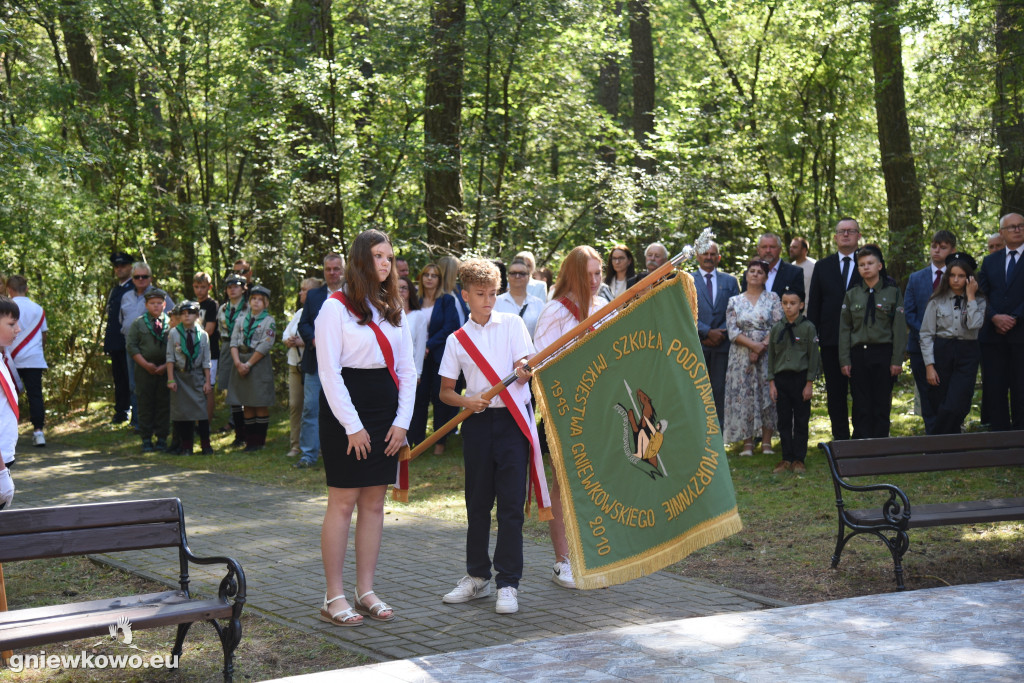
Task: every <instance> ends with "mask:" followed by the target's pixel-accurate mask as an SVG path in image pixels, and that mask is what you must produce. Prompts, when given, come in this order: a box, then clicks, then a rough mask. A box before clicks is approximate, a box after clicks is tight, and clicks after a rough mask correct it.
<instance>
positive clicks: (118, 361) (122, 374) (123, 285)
mask: <svg viewBox="0 0 1024 683" xmlns="http://www.w3.org/2000/svg"><path fill="white" fill-rule="evenodd" d="M133 261H134V259H132V257H131V256H129V255H128V254H126V253H124V252H123V251H119V252H117V253H115V254H111V256H110V265H111V266H113V267H114V277H116V278H117V284H116V285H114V287H113V289H111V290H110V295H109V296H108V297H107V330H106V332H105V333H104V335H103V352H104V353H106V354H107V355H108V356H110V373H111V375H113V379H114V419H113V420H112V422H113V424H121V423H122V422H125V421H126V420H127V419H128V411H129V410H131V407H132V390H131V387H130V386H129V383H128V357H127V354H126V353H125V342H124V335H123V334H122V333H121V318H120V315H121V299H122V298H124V293H125V292H127V291H128V290H130V289H131V288H132V262H133ZM133 362H134V361H133ZM132 419H133V420H135V419H136V415H134V414H133V415H132Z"/></svg>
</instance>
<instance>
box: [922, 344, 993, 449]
mask: <svg viewBox="0 0 1024 683" xmlns="http://www.w3.org/2000/svg"><path fill="white" fill-rule="evenodd" d="M975 369H977V368H975ZM910 372H911V374H913V375H914V385H915V386H916V387H917V395H918V397H920V399H921V419H922V420H924V432H925V434H950V433H952V432H938V431H935V429H936V413H935V404H934V403H933V402H932V401H929V400H927V396H928V392H929V390H930V389H931V385H930V384H928V370H927V368H925V366H924V356H922V355H921V352H920V351H911V352H910ZM965 414H966V413H965ZM956 433H957V434H959V433H960V430H957V431H956Z"/></svg>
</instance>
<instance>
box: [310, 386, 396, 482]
mask: <svg viewBox="0 0 1024 683" xmlns="http://www.w3.org/2000/svg"><path fill="white" fill-rule="evenodd" d="M341 379H342V381H343V382H345V388H346V389H348V393H349V396H350V397H351V398H352V405H353V407H354V408H355V409H356V413H358V414H359V420H360V421H361V422H362V423H363V428H364V429H365V430H366V431H367V433H368V434H369V435H370V455H369V457H367V458H364V459H362V460H357V459H356V455H355V453H346V452H345V451H346V450H347V449H348V435H347V434H346V433H345V428H344V427H343V426H342V425H341V423H340V422H338V419H337V418H336V417H335V416H334V413H333V412H332V411H331V407H330V405H328V403H327V397H326V396H325V395H324V392H323V391H322V390H321V392H320V449H321V450H322V451H323V455H324V471H325V472H326V474H327V485H328V486H331V487H334V488H342V489H354V488H363V487H367V486H381V485H386V484H393V483H395V479H396V477H397V475H398V454H397V453H396V454H395V455H391V456H388V455H384V449H385V448H386V447H387V443H386V442H385V441H384V439H385V438H386V437H387V434H388V430H389V429H391V425H392V424H394V422H395V415H397V414H398V387H396V386H395V381H394V380H393V379H392V378H391V373H390V372H388V369H387V368H377V369H372V370H371V369H365V368H342V369H341Z"/></svg>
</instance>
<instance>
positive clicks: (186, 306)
mask: <svg viewBox="0 0 1024 683" xmlns="http://www.w3.org/2000/svg"><path fill="white" fill-rule="evenodd" d="M199 311H200V308H199V304H198V303H196V302H195V301H183V302H182V303H180V304H178V313H179V315H180V317H181V322H179V323H178V324H177V325H175V326H174V327H173V328H171V331H170V333H169V334H168V335H167V386H168V388H170V390H171V421H173V422H174V431H175V434H176V436H177V440H178V443H179V444H180V448H179V450H178V451H177V452H178V454H180V455H192V444H193V433H194V431H193V427H194V426H195V423H196V422H198V423H199V425H198V426H199V440H200V443H201V444H202V448H203V455H209V454H211V453H213V448H212V447H211V446H210V421H209V419H207V414H206V397H207V396H208V395H209V394H210V392H212V391H213V387H211V386H210V336H209V335H208V334H206V330H204V329H203V328H202V327H200V326H199V325H197V324H196V321H197V320H198V318H199Z"/></svg>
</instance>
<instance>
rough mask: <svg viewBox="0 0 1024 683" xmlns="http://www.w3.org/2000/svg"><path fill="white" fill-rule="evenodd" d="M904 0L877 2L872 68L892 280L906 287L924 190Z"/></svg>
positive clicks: (917, 240)
mask: <svg viewBox="0 0 1024 683" xmlns="http://www.w3.org/2000/svg"><path fill="white" fill-rule="evenodd" d="M898 7H899V0H875V2H874V4H873V6H872V12H871V63H872V66H873V68H874V72H875V116H876V119H877V122H878V147H879V151H880V152H881V157H882V175H883V177H884V178H885V197H886V204H887V205H888V209H889V255H888V258H887V259H886V265H887V270H888V273H889V275H891V276H892V277H894V278H896V280H897V281H898V282H900V283H903V282H904V281H905V280H906V278H907V276H908V275H909V274H910V272H911V271H912V269H913V268H914V267H915V265H916V263H915V262H916V261H917V260H919V257H918V246H919V244H920V237H921V228H922V218H921V191H920V188H919V187H918V184H917V171H916V169H915V166H914V155H913V152H912V151H911V147H910V126H909V125H908V123H907V101H906V93H905V92H904V89H903V46H902V42H901V38H900V23H899V17H898Z"/></svg>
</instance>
